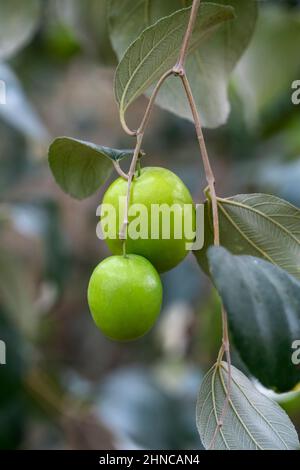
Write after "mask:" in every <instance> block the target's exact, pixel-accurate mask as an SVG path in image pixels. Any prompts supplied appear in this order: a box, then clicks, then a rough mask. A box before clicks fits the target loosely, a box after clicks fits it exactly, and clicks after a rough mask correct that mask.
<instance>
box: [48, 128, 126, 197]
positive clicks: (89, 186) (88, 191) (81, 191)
mask: <svg viewBox="0 0 300 470" xmlns="http://www.w3.org/2000/svg"><path fill="white" fill-rule="evenodd" d="M132 155H133V151H132V150H116V149H111V148H109V147H102V146H100V145H95V144H93V143H90V142H84V141H82V140H77V139H72V138H70V137H58V138H57V139H55V140H54V142H53V143H52V144H51V145H50V147H49V165H50V168H51V171H52V173H53V175H54V178H55V180H56V182H57V184H58V185H59V186H60V187H61V189H62V190H63V191H65V192H66V193H68V194H70V196H73V197H74V198H77V199H84V198H86V197H89V196H91V195H92V194H93V193H94V192H95V191H97V189H99V187H100V186H101V185H102V184H104V183H105V181H106V180H107V178H108V177H109V175H110V173H111V171H112V168H113V164H112V162H113V161H119V160H121V159H122V158H125V157H129V156H131V157H132Z"/></svg>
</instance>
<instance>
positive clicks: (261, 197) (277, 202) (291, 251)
mask: <svg viewBox="0 0 300 470" xmlns="http://www.w3.org/2000/svg"><path fill="white" fill-rule="evenodd" d="M218 208H219V217H220V239H221V245H222V246H224V247H225V248H227V249H228V250H230V251H231V252H232V253H233V254H237V255H240V254H241V255H252V256H258V257H260V258H263V259H265V260H267V261H270V262H271V263H273V264H275V265H277V266H279V267H281V268H282V269H285V270H286V271H287V272H289V273H290V274H292V275H293V276H296V277H297V278H298V279H300V210H299V209H298V208H297V207H295V206H293V205H291V204H290V203H288V202H286V201H284V200H282V199H279V198H278V197H275V196H270V195H268V194H240V195H237V196H233V197H231V198H228V199H222V198H218ZM204 228H205V247H204V248H203V249H202V250H200V251H199V252H197V253H196V257H197V259H198V261H199V264H200V265H201V266H202V267H203V269H204V270H205V271H207V258H206V251H207V248H208V247H209V246H210V245H212V244H213V230H212V222H211V209H210V203H209V202H207V203H206V207H205V227H204Z"/></svg>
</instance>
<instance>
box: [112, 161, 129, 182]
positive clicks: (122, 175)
mask: <svg viewBox="0 0 300 470" xmlns="http://www.w3.org/2000/svg"><path fill="white" fill-rule="evenodd" d="M113 163H114V167H115V170H116V172H117V173H118V175H119V176H121V177H122V178H124V179H126V180H128V175H127V173H125V171H123V170H122V168H121V167H120V163H119V162H115V161H114V162H113Z"/></svg>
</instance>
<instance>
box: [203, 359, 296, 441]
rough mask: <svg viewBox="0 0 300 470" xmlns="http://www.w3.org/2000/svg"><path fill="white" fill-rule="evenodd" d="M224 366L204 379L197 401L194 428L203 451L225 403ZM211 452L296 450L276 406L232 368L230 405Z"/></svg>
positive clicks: (288, 425)
mask: <svg viewBox="0 0 300 470" xmlns="http://www.w3.org/2000/svg"><path fill="white" fill-rule="evenodd" d="M227 384H228V366H227V364H226V363H224V362H222V363H221V364H220V366H217V365H215V366H214V367H213V368H212V369H211V370H210V371H209V372H208V373H207V375H206V376H205V377H204V380H203V382H202V385H201V388H200V391H199V395H198V401H197V416H196V422H197V428H198V431H199V434H200V438H201V441H202V443H203V445H204V447H205V448H206V449H208V448H209V447H210V444H211V442H212V440H213V436H214V433H215V430H216V428H217V423H218V422H219V420H220V418H221V412H222V409H223V405H224V402H225V399H226V391H227ZM213 448H214V449H215V450H296V449H299V440H298V436H297V433H296V430H295V428H294V426H293V424H292V423H291V421H290V419H289V417H288V416H287V414H286V413H285V412H284V411H283V410H282V408H280V406H279V405H278V404H277V403H275V402H273V401H272V400H270V399H269V398H267V397H266V396H264V395H262V394H261V393H260V392H258V391H257V390H256V388H255V387H254V386H253V384H252V383H251V382H250V381H249V379H248V378H247V377H246V376H245V375H244V374H242V372H240V371H239V370H238V369H236V368H235V367H233V366H232V381H231V393H230V401H229V406H228V409H227V413H226V414H225V417H224V419H223V426H222V427H221V428H220V429H219V431H218V432H217V436H216V439H215V443H214V447H213Z"/></svg>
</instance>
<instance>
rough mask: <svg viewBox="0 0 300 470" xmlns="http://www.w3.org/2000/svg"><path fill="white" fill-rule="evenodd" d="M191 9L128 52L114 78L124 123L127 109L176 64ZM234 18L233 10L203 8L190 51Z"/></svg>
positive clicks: (149, 31) (146, 33)
mask: <svg viewBox="0 0 300 470" xmlns="http://www.w3.org/2000/svg"><path fill="white" fill-rule="evenodd" d="M189 16H190V8H187V9H183V10H179V11H178V12H175V13H174V14H172V15H170V16H168V17H165V18H162V19H161V20H159V21H158V22H157V23H155V24H154V25H153V26H150V27H149V28H147V29H146V30H145V31H143V33H142V34H141V35H140V36H139V37H138V38H137V40H136V41H135V42H134V43H133V44H132V45H131V46H130V47H129V49H128V50H127V51H126V53H125V55H124V57H123V59H122V60H121V62H120V64H119V66H118V68H117V71H116V77H115V94H116V99H117V102H118V104H119V106H120V118H121V121H124V119H125V117H124V115H125V112H126V109H127V108H128V106H129V105H130V104H131V103H132V102H133V101H134V100H135V99H136V98H138V97H139V96H140V95H142V94H143V93H144V92H145V91H147V90H148V89H149V87H150V86H151V85H153V84H154V83H155V82H156V81H157V80H158V79H159V78H160V77H161V75H162V74H163V73H164V72H166V71H167V70H168V69H170V68H171V67H172V66H173V65H175V63H176V59H177V56H178V54H179V51H180V47H181V44H182V40H183V37H184V34H185V30H186V26H187V23H188V19H189ZM232 18H234V13H233V9H232V8H231V7H224V6H220V5H214V4H203V5H202V6H201V7H200V9H199V15H198V18H197V21H196V25H195V28H194V33H193V35H192V38H191V43H190V48H189V50H190V51H194V50H196V49H197V48H198V47H200V46H201V44H202V43H203V42H204V41H205V39H207V37H208V36H209V35H210V34H212V33H213V31H215V30H216V28H217V27H218V26H219V25H220V24H222V23H223V22H225V21H228V20H231V19H232Z"/></svg>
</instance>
